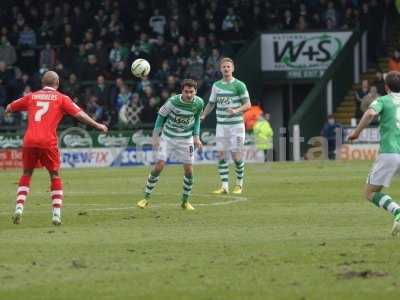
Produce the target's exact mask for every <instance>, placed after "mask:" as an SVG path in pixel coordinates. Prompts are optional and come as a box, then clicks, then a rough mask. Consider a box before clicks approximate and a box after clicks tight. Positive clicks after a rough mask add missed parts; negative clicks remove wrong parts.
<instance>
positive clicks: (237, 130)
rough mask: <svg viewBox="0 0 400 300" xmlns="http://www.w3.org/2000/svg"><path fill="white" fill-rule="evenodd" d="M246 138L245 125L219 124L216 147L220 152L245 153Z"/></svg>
mask: <svg viewBox="0 0 400 300" xmlns="http://www.w3.org/2000/svg"><path fill="white" fill-rule="evenodd" d="M245 137H246V132H245V129H244V123H242V124H234V125H221V124H217V129H216V139H217V142H216V146H217V150H218V151H232V152H241V151H243V146H244V139H245Z"/></svg>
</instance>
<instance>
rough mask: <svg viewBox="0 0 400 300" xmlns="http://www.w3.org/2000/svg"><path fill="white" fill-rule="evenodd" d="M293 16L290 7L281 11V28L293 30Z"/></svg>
mask: <svg viewBox="0 0 400 300" xmlns="http://www.w3.org/2000/svg"><path fill="white" fill-rule="evenodd" d="M294 24H295V21H294V18H293V16H292V12H291V11H290V9H286V10H285V12H284V13H283V20H282V29H284V30H293V29H294Z"/></svg>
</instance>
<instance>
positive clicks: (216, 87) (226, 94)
mask: <svg viewBox="0 0 400 300" xmlns="http://www.w3.org/2000/svg"><path fill="white" fill-rule="evenodd" d="M249 100H250V99H249V92H248V91H247V87H246V85H245V84H244V83H243V82H241V81H240V80H238V79H236V78H233V79H232V81H231V82H225V81H223V80H219V81H216V82H215V83H214V84H213V86H212V89H211V95H210V100H209V102H211V103H216V104H217V113H216V114H217V124H226V125H229V124H240V123H243V113H241V112H240V113H237V114H234V115H229V112H228V108H234V109H235V108H238V107H240V106H242V105H243V104H244V103H246V102H247V101H249Z"/></svg>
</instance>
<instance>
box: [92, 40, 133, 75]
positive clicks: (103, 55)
mask: <svg viewBox="0 0 400 300" xmlns="http://www.w3.org/2000/svg"><path fill="white" fill-rule="evenodd" d="M94 51H95V52H94V54H95V55H96V57H97V61H98V64H99V66H100V68H102V69H103V70H107V69H108V66H109V62H108V52H107V48H106V46H105V45H104V42H103V40H97V41H96V48H95V50H94ZM126 51H127V53H128V50H126Z"/></svg>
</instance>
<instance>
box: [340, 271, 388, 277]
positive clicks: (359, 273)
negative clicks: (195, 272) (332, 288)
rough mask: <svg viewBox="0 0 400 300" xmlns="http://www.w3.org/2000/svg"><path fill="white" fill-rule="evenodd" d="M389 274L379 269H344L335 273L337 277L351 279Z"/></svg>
mask: <svg viewBox="0 0 400 300" xmlns="http://www.w3.org/2000/svg"><path fill="white" fill-rule="evenodd" d="M388 275H389V274H388V273H386V272H381V271H371V270H364V271H351V270H350V271H344V272H342V273H340V274H338V275H337V277H338V278H339V279H353V278H364V279H367V278H375V277H385V276H388Z"/></svg>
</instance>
